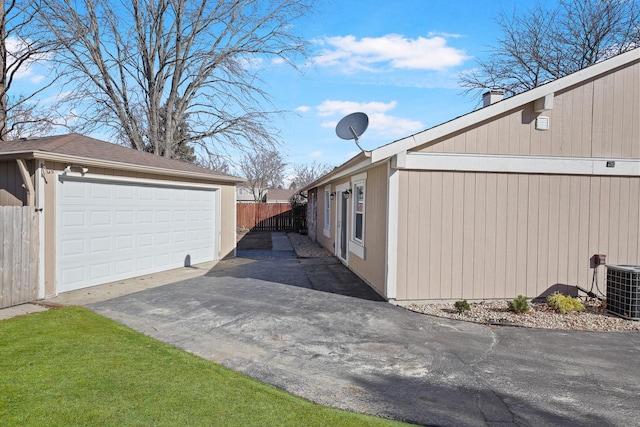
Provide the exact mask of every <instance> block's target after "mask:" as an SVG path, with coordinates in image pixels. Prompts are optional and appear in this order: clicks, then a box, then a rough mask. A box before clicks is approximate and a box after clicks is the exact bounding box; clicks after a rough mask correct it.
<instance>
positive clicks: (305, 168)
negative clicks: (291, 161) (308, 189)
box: [290, 161, 333, 190]
mask: <svg viewBox="0 0 640 427" xmlns="http://www.w3.org/2000/svg"><path fill="white" fill-rule="evenodd" d="M331 169H333V167H332V166H330V165H328V164H325V163H318V162H316V161H314V162H312V163H309V164H297V165H293V179H292V181H291V185H290V188H292V189H296V190H299V189H302V188H304V187H305V186H306V185H307V184H311V183H312V182H313V181H315V180H316V179H318V178H320V177H321V176H322V175H324V174H326V173H327V172H329V171H331Z"/></svg>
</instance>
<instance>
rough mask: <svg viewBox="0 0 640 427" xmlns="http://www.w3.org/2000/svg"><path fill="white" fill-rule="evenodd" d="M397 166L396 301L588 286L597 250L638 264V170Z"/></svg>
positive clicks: (616, 261)
mask: <svg viewBox="0 0 640 427" xmlns="http://www.w3.org/2000/svg"><path fill="white" fill-rule="evenodd" d="M400 173H401V174H400V185H399V187H400V189H399V191H400V195H399V196H400V200H401V201H402V200H406V201H408V203H407V204H406V206H407V209H399V213H398V216H399V218H398V242H399V244H398V258H397V263H398V264H397V272H398V273H397V299H398V301H399V302H402V301H416V300H442V299H449V300H458V299H491V298H509V299H510V298H514V297H516V296H517V295H519V294H522V295H525V296H528V297H537V296H541V295H545V294H547V293H550V292H553V291H555V290H559V291H561V292H563V291H564V292H567V291H571V289H574V288H568V287H567V286H568V285H571V286H575V285H580V286H582V287H584V288H587V289H588V288H590V286H591V281H592V275H593V269H592V268H591V262H590V259H591V257H592V256H593V255H594V254H606V255H607V262H609V263H611V264H640V239H639V238H638V236H639V235H640V199H639V198H638V194H640V178H638V177H604V176H576V175H572V176H569V175H533V174H499V173H472V172H431V171H400ZM599 282H600V283H601V284H603V283H604V269H603V268H602V269H600V276H599Z"/></svg>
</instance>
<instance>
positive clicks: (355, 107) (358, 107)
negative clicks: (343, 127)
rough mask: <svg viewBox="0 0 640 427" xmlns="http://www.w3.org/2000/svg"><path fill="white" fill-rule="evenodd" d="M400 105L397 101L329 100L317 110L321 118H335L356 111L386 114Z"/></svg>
mask: <svg viewBox="0 0 640 427" xmlns="http://www.w3.org/2000/svg"><path fill="white" fill-rule="evenodd" d="M397 105H398V103H397V102H396V101H391V102H387V103H385V102H376V101H373V102H355V101H337V100H331V99H328V100H326V101H324V102H323V103H322V104H320V105H318V106H317V107H316V108H317V110H318V115H319V116H321V117H328V116H333V115H335V114H341V115H345V114H350V113H354V112H356V111H362V112H363V113H366V114H372V113H384V112H386V111H389V110H392V109H394V108H396V106H397Z"/></svg>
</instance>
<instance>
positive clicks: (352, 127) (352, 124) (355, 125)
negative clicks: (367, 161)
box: [336, 113, 369, 151]
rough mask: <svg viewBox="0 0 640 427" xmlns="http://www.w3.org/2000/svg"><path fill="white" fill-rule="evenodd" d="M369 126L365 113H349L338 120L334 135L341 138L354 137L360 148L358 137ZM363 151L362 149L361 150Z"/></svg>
mask: <svg viewBox="0 0 640 427" xmlns="http://www.w3.org/2000/svg"><path fill="white" fill-rule="evenodd" d="M367 126H369V117H367V115H366V114H365V113H351V114H349V115H348V116H346V117H343V118H342V120H340V121H339V122H338V125H337V126H336V135H338V136H339V137H340V138H342V139H354V140H355V142H356V145H357V146H358V148H359V149H360V150H362V147H360V144H359V138H360V136H361V135H362V134H363V133H364V131H366V130H367ZM362 151H364V150H362Z"/></svg>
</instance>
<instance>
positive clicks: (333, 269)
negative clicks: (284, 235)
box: [206, 249, 385, 301]
mask: <svg viewBox="0 0 640 427" xmlns="http://www.w3.org/2000/svg"><path fill="white" fill-rule="evenodd" d="M206 276H208V277H221V278H222V277H235V278H245V279H258V280H265V281H268V282H274V283H280V284H284V285H290V286H297V287H300V288H305V289H313V290H315V291H322V292H329V293H333V294H340V295H345V296H349V297H354V298H360V299H366V300H370V301H385V299H384V298H382V297H381V296H380V295H378V294H377V293H376V292H375V291H374V290H373V289H371V287H369V285H367V284H366V283H364V282H363V281H362V280H361V279H360V278H359V277H358V276H356V275H355V274H354V273H353V272H352V271H351V270H349V269H348V268H346V267H345V266H344V265H343V264H342V263H341V262H340V261H338V259H337V258H335V257H322V258H297V257H296V254H295V252H294V251H293V250H260V249H252V250H238V251H237V258H232V259H227V260H223V261H220V262H219V263H218V264H216V266H215V267H213V268H212V269H211V270H210V271H209V272H208V273H207V274H206Z"/></svg>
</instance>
